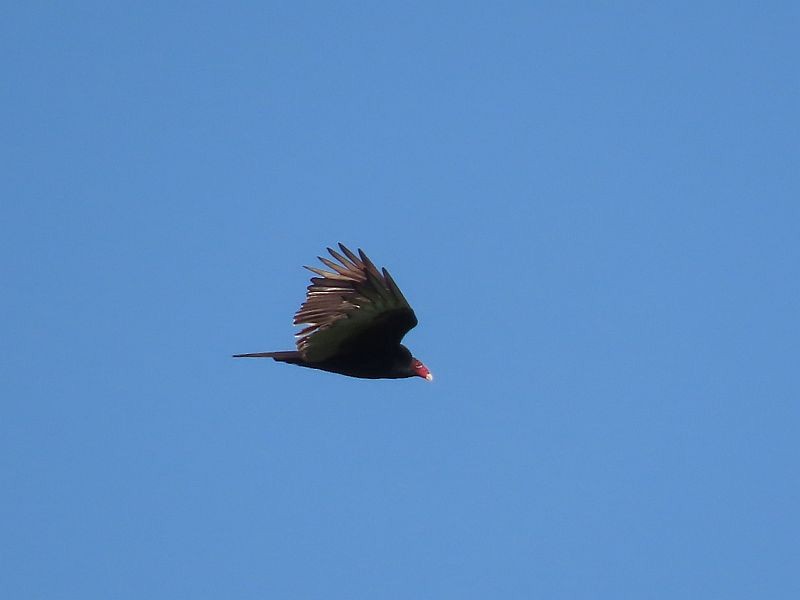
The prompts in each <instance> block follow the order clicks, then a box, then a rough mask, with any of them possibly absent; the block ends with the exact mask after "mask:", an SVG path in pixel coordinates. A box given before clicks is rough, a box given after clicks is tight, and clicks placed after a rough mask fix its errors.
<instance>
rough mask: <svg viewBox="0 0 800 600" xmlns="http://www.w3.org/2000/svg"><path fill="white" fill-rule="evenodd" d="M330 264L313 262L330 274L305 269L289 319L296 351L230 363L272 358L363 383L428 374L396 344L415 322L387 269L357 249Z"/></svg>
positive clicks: (332, 252) (257, 355)
mask: <svg viewBox="0 0 800 600" xmlns="http://www.w3.org/2000/svg"><path fill="white" fill-rule="evenodd" d="M339 248H340V249H341V251H342V254H340V253H339V252H337V251H336V250H333V249H332V248H328V252H329V253H330V255H331V256H332V257H333V258H334V259H335V261H338V262H335V261H333V260H330V259H328V258H322V257H318V258H319V260H320V261H322V263H323V264H324V265H325V266H327V267H328V268H330V269H331V270H330V271H326V270H323V269H318V268H316V267H306V269H308V270H309V271H312V272H313V273H315V274H316V275H318V276H317V277H312V278H311V285H309V286H308V291H307V294H306V301H305V302H304V303H303V305H302V306H301V307H300V310H298V311H297V314H295V316H294V324H295V325H305V326H306V327H305V328H304V329H303V330H302V331H300V333H298V334H297V350H288V351H284V352H256V353H253V354H234V357H235V358H272V359H274V360H276V361H278V362H285V363H290V364H293V365H299V366H301V367H309V368H312V369H321V370H323V371H330V372H332V373H340V374H342V375H349V376H350V377H362V378H366V379H399V378H403V377H415V376H417V377H423V378H425V379H427V380H428V381H430V380H432V379H433V375H431V373H430V371H429V370H428V368H427V367H426V366H425V365H423V364H422V363H421V362H420V361H419V360H417V359H416V358H414V357H413V356H411V352H409V351H408V348H406V347H405V346H403V345H402V344H401V343H400V341H401V340H402V339H403V336H404V335H405V334H406V333H407V332H408V331H409V330H410V329H411V328H413V327H414V326H416V324H417V317H416V315H414V311H413V310H412V308H411V306H410V305H409V304H408V301H407V300H406V299H405V297H404V296H403V293H402V292H401V291H400V288H399V287H397V284H396V283H395V282H394V279H392V276H391V275H389V272H388V271H387V270H386V269H381V270H380V271H379V270H378V268H377V267H376V266H375V265H374V264H373V263H372V261H371V260H370V259H369V258H367V255H366V254H364V252H363V251H362V250H360V249H359V251H358V255H356V254H355V253H353V252H351V251H350V250H349V249H348V248H346V247H345V246H344V245H343V244H339Z"/></svg>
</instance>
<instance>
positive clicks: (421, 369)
mask: <svg viewBox="0 0 800 600" xmlns="http://www.w3.org/2000/svg"><path fill="white" fill-rule="evenodd" d="M411 369H412V370H413V371H414V375H416V376H417V377H422V378H423V379H427V380H428V381H433V373H431V372H430V371H429V370H428V367H426V366H425V365H423V364H422V361H420V360H419V359H416V358H412V359H411Z"/></svg>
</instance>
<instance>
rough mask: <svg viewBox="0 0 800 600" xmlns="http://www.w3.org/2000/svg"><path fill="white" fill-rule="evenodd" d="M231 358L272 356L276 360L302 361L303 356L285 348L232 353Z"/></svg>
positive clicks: (286, 361) (287, 361)
mask: <svg viewBox="0 0 800 600" xmlns="http://www.w3.org/2000/svg"><path fill="white" fill-rule="evenodd" d="M233 358H272V359H274V360H277V361H278V362H285V363H299V362H303V357H302V356H301V355H300V353H299V352H298V351H296V350H286V351H284V352H253V353H251V354H234V355H233Z"/></svg>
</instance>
